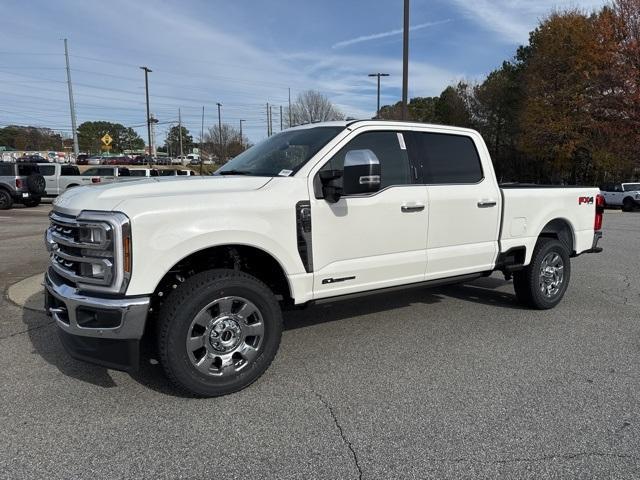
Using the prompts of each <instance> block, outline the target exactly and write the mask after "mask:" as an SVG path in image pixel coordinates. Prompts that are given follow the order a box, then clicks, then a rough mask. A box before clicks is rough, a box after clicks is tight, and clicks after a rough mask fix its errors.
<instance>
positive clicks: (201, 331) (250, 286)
mask: <svg viewBox="0 0 640 480" xmlns="http://www.w3.org/2000/svg"><path fill="white" fill-rule="evenodd" d="M158 320H159V324H158V326H159V330H158V332H159V333H158V353H159V356H160V363H161V364H162V366H163V368H164V371H165V373H166V374H167V377H168V378H169V380H171V382H172V383H173V384H174V385H175V386H176V387H178V389H180V390H182V391H184V392H187V393H190V394H193V395H197V396H203V397H215V396H219V395H225V394H228V393H232V392H236V391H238V390H241V389H243V388H245V387H247V386H248V385H250V384H251V383H253V382H254V381H255V380H257V379H258V378H259V377H260V376H261V375H262V374H263V373H264V372H265V370H266V369H267V368H268V367H269V365H270V364H271V362H272V360H273V358H274V357H275V355H276V352H277V351H278V346H279V345H280V337H281V335H282V314H281V312H280V306H279V304H278V302H277V300H276V298H275V296H274V295H273V293H272V292H271V291H270V290H269V288H268V287H267V286H266V285H265V284H263V283H262V282H261V281H259V280H258V279H256V278H255V277H252V276H250V275H247V274H245V273H242V272H238V271H235V270H224V269H217V270H210V271H206V272H202V273H199V274H197V275H194V276H193V277H190V278H188V279H187V280H186V281H185V282H184V283H182V284H181V285H180V286H179V287H178V288H177V289H176V290H174V291H173V292H172V293H171V294H170V296H169V297H168V299H167V302H166V303H165V304H164V305H163V306H162V309H161V311H160V315H159V319H158Z"/></svg>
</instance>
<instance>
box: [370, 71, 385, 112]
mask: <svg viewBox="0 0 640 480" xmlns="http://www.w3.org/2000/svg"><path fill="white" fill-rule="evenodd" d="M369 76H370V77H378V108H377V109H376V117H380V77H388V76H389V74H388V73H370V74H369Z"/></svg>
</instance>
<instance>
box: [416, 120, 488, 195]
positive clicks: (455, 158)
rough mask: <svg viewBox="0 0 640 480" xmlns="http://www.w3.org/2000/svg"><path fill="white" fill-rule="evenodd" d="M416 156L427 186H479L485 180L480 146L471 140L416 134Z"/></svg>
mask: <svg viewBox="0 0 640 480" xmlns="http://www.w3.org/2000/svg"><path fill="white" fill-rule="evenodd" d="M412 137H413V142H411V143H412V149H411V150H412V152H411V153H412V155H413V156H414V158H415V162H416V164H417V165H419V168H421V170H422V178H423V182H424V183H426V184H435V185H440V184H464V183H477V182H479V181H480V180H482V178H483V174H482V165H481V164H480V156H479V155H478V151H477V150H476V146H475V144H474V143H473V140H472V139H471V138H470V137H467V136H464V135H450V134H444V133H427V132H414V133H413V134H412Z"/></svg>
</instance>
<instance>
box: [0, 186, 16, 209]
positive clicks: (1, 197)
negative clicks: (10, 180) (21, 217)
mask: <svg viewBox="0 0 640 480" xmlns="http://www.w3.org/2000/svg"><path fill="white" fill-rule="evenodd" d="M12 206H13V198H11V194H10V193H9V192H7V191H6V190H2V189H0V210H9V209H10V208H11V207H12Z"/></svg>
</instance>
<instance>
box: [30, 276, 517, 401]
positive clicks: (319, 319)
mask: <svg viewBox="0 0 640 480" xmlns="http://www.w3.org/2000/svg"><path fill="white" fill-rule="evenodd" d="M507 283H508V282H506V281H504V280H502V279H499V278H495V277H487V278H481V279H478V280H475V281H474V282H472V283H469V284H459V285H451V286H447V287H438V288H414V289H409V290H401V291H396V292H389V293H380V294H376V295H371V296H367V297H362V298H359V299H352V300H350V301H344V302H334V303H327V304H324V305H316V306H310V307H308V308H305V309H300V310H292V311H286V312H284V327H285V330H294V329H298V328H304V327H308V326H312V325H317V324H322V323H327V322H335V321H340V320H345V319H348V318H352V317H357V316H362V315H368V314H371V313H376V312H384V311H389V310H393V309H397V308H402V307H407V306H410V305H412V304H435V303H438V302H446V301H447V299H460V300H464V301H469V302H474V303H479V304H482V305H491V306H495V307H499V308H506V309H520V308H522V307H520V306H519V305H518V304H517V303H516V301H515V296H514V295H513V294H512V293H506V292H503V291H499V290H497V289H498V288H500V287H503V286H505V285H506V284H507ZM22 312H23V316H22V321H23V323H24V324H25V326H26V328H27V334H28V335H29V340H30V342H31V345H32V346H33V350H34V352H33V353H35V354H37V355H39V356H40V357H41V358H42V359H43V360H44V361H45V362H47V363H49V364H50V365H52V366H54V367H55V368H56V369H58V371H60V373H62V374H63V375H65V376H67V377H71V378H74V379H76V380H80V381H82V382H86V383H89V384H91V385H95V386H98V387H102V388H113V387H116V386H117V384H116V382H115V381H114V380H113V378H112V376H111V373H110V370H109V369H107V368H104V367H100V366H97V365H92V364H90V363H85V362H81V361H78V360H75V359H73V358H71V357H70V356H69V354H67V352H66V351H65V350H64V347H63V346H62V343H61V342H60V340H59V339H58V335H57V331H56V327H55V325H54V324H53V321H52V320H51V319H50V318H49V317H47V316H46V315H45V314H44V313H43V312H39V311H34V310H29V309H26V308H25V309H23V310H22ZM154 357H155V355H153V354H152V353H151V350H150V348H149V346H148V345H145V344H144V342H143V345H142V346H141V361H140V369H139V370H138V371H137V372H132V373H130V377H131V378H132V379H133V380H134V381H136V382H137V383H139V384H141V385H144V386H145V387H147V388H149V389H151V390H154V391H156V392H158V393H161V394H164V395H170V396H174V397H187V398H188V397H189V396H188V395H184V394H182V393H181V392H179V391H178V390H176V389H175V388H173V387H172V386H171V384H170V383H169V382H168V380H167V379H166V377H165V376H164V373H163V371H162V367H161V366H160V365H159V364H158V363H157V361H156V360H155V359H154Z"/></svg>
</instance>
